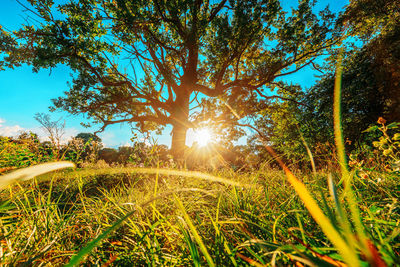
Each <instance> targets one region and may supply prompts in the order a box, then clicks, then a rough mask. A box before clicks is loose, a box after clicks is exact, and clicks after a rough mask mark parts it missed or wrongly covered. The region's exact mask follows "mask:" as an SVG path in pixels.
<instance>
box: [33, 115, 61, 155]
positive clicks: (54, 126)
mask: <svg viewBox="0 0 400 267" xmlns="http://www.w3.org/2000/svg"><path fill="white" fill-rule="evenodd" d="M34 118H35V120H36V121H38V122H39V123H40V125H41V126H42V129H43V130H44V132H45V133H47V135H48V137H49V139H50V142H51V143H52V144H53V147H54V149H53V150H54V151H53V155H56V158H58V156H59V152H60V151H61V141H62V137H63V136H64V134H65V121H63V120H62V119H61V118H60V119H58V120H52V119H51V116H50V115H49V114H45V113H36V114H35V116H34Z"/></svg>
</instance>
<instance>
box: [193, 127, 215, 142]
mask: <svg viewBox="0 0 400 267" xmlns="http://www.w3.org/2000/svg"><path fill="white" fill-rule="evenodd" d="M211 136H212V135H211V131H210V129H207V128H202V129H198V130H196V131H195V132H194V140H195V142H197V144H198V145H199V146H200V147H203V146H206V145H208V143H210V141H211Z"/></svg>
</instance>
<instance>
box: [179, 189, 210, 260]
mask: <svg viewBox="0 0 400 267" xmlns="http://www.w3.org/2000/svg"><path fill="white" fill-rule="evenodd" d="M173 196H174V199H175V201H176V204H177V206H178V208H179V209H180V210H181V212H182V213H183V217H184V219H185V222H186V223H187V225H188V227H189V229H190V231H191V232H192V235H193V237H194V239H195V240H196V242H197V244H198V245H199V248H200V251H201V252H202V253H203V255H204V257H205V258H206V261H207V263H208V265H209V266H215V264H214V261H213V260H212V258H211V256H210V254H209V253H208V251H207V248H206V246H205V245H204V243H203V240H202V239H201V237H200V235H199V233H198V232H197V230H196V227H195V226H194V224H193V222H192V220H191V219H190V217H189V215H188V214H187V212H186V209H185V207H184V206H183V203H182V201H181V200H180V199H179V198H178V197H177V196H176V194H173Z"/></svg>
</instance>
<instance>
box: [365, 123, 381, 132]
mask: <svg viewBox="0 0 400 267" xmlns="http://www.w3.org/2000/svg"><path fill="white" fill-rule="evenodd" d="M378 129H379V126H377V125H374V126H371V127H369V128H368V129H366V130H364V131H363V133H370V132H375V131H376V130H378Z"/></svg>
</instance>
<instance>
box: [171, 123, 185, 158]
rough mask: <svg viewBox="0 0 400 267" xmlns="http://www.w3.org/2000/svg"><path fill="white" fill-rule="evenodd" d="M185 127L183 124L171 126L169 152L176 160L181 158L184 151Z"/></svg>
mask: <svg viewBox="0 0 400 267" xmlns="http://www.w3.org/2000/svg"><path fill="white" fill-rule="evenodd" d="M187 129H188V128H187V127H186V126H184V125H183V124H176V125H174V126H173V128H172V144H171V152H172V155H173V156H174V158H175V159H177V160H182V159H183V156H184V153H185V147H186V132H187Z"/></svg>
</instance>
